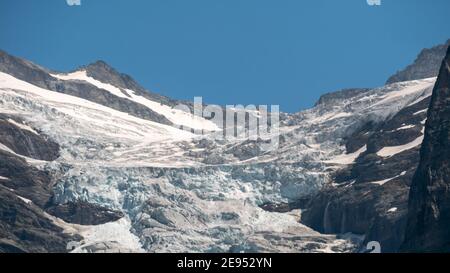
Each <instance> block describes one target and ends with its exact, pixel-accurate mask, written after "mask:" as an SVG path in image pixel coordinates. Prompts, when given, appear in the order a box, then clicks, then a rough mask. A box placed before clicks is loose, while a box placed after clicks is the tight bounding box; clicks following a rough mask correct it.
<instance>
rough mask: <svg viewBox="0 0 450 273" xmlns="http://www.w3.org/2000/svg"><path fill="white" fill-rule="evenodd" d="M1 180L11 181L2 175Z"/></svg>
mask: <svg viewBox="0 0 450 273" xmlns="http://www.w3.org/2000/svg"><path fill="white" fill-rule="evenodd" d="M0 180H9V178H8V177H4V176H1V175H0Z"/></svg>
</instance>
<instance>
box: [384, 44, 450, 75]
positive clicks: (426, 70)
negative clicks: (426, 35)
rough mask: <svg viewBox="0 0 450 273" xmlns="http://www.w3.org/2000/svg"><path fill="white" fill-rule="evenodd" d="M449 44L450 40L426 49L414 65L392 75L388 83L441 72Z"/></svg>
mask: <svg viewBox="0 0 450 273" xmlns="http://www.w3.org/2000/svg"><path fill="white" fill-rule="evenodd" d="M449 46H450V40H448V41H447V42H446V43H445V44H443V45H438V46H435V47H433V48H429V49H424V50H423V51H422V52H421V53H420V54H419V56H418V57H417V59H416V60H415V61H414V63H413V64H412V65H410V66H408V67H407V68H405V69H404V70H402V71H399V72H397V73H396V74H395V75H393V76H392V77H390V78H389V79H388V81H387V83H388V84H391V83H395V82H403V81H410V80H418V79H425V78H431V77H436V76H437V75H438V73H439V68H440V66H441V63H442V59H444V57H445V52H446V50H447V48H448V47H449Z"/></svg>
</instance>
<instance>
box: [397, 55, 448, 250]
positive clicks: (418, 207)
mask: <svg viewBox="0 0 450 273" xmlns="http://www.w3.org/2000/svg"><path fill="white" fill-rule="evenodd" d="M420 155H421V158H420V165H419V167H418V169H417V172H416V174H415V175H414V179H413V182H412V186H411V192H410V198H409V213H408V226H407V229H406V238H405V243H404V245H403V247H402V250H403V251H409V252H450V228H449V227H450V190H449V189H450V48H449V50H448V51H447V56H446V58H445V60H444V62H443V63H442V66H441V70H440V73H439V78H438V81H437V83H436V86H435V88H434V90H433V96H432V100H431V104H430V109H429V111H428V120H427V124H426V132H425V139H424V142H423V145H422V149H421V151H420Z"/></svg>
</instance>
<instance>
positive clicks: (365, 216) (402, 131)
mask: <svg viewBox="0 0 450 273" xmlns="http://www.w3.org/2000/svg"><path fill="white" fill-rule="evenodd" d="M429 102H430V98H426V99H424V100H422V101H420V102H418V103H416V104H414V105H411V106H409V107H407V108H404V109H403V110H401V111H400V112H399V113H397V114H396V115H395V116H394V117H392V118H391V119H389V120H387V121H386V122H383V123H380V124H373V123H371V124H365V125H364V126H362V127H361V128H360V130H357V131H356V132H355V133H354V134H353V135H351V136H350V137H349V138H348V139H346V143H345V145H346V147H347V152H348V153H353V152H355V151H357V150H359V149H361V148H362V147H363V146H364V145H366V146H367V151H366V152H365V153H363V154H361V155H360V156H359V158H358V159H357V160H356V162H355V164H353V165H350V166H348V167H347V168H344V169H341V170H338V171H336V172H335V173H334V179H333V180H334V186H333V187H331V186H330V187H328V188H326V189H324V190H322V191H321V192H320V193H319V194H318V195H317V196H315V197H314V198H312V200H311V201H310V202H309V204H308V205H307V206H306V210H305V211H304V212H303V213H302V222H303V223H304V224H306V225H308V226H310V227H312V228H313V229H315V230H317V231H319V232H322V233H329V234H341V233H354V234H360V235H365V236H366V239H365V240H366V243H367V242H370V241H378V242H380V244H381V247H382V251H383V252H397V251H398V249H399V247H400V245H401V243H402V242H403V238H404V230H405V227H406V219H407V217H406V216H407V209H408V193H409V187H410V183H411V180H412V177H413V175H414V172H415V170H416V166H417V165H418V164H419V147H416V148H413V149H409V150H406V151H403V152H400V153H397V154H395V155H393V156H390V157H381V156H379V155H378V154H377V153H378V152H379V151H380V150H381V149H382V148H383V147H388V146H399V145H404V144H407V143H410V142H411V141H413V140H415V139H417V138H419V137H420V136H421V135H422V133H421V131H422V130H423V129H424V125H423V124H422V123H423V121H424V120H425V118H426V111H424V110H426V109H427V108H428V105H429ZM374 182H375V183H374Z"/></svg>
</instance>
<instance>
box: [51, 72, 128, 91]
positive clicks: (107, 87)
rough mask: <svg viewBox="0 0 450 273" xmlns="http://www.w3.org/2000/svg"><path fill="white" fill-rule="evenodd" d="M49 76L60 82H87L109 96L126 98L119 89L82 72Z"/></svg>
mask: <svg viewBox="0 0 450 273" xmlns="http://www.w3.org/2000/svg"><path fill="white" fill-rule="evenodd" d="M51 76H53V77H55V78H58V79H60V80H65V81H67V80H79V81H85V82H88V83H90V84H92V85H94V86H96V87H98V88H100V89H103V90H106V91H108V92H110V93H111V94H113V95H115V96H118V97H121V98H128V97H127V96H126V95H125V94H124V93H123V92H122V91H121V90H120V89H119V88H117V87H115V86H113V85H111V84H108V83H102V82H101V81H98V80H96V79H94V78H92V77H89V76H88V75H87V73H86V71H84V70H80V71H75V72H73V73H69V74H51Z"/></svg>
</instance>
